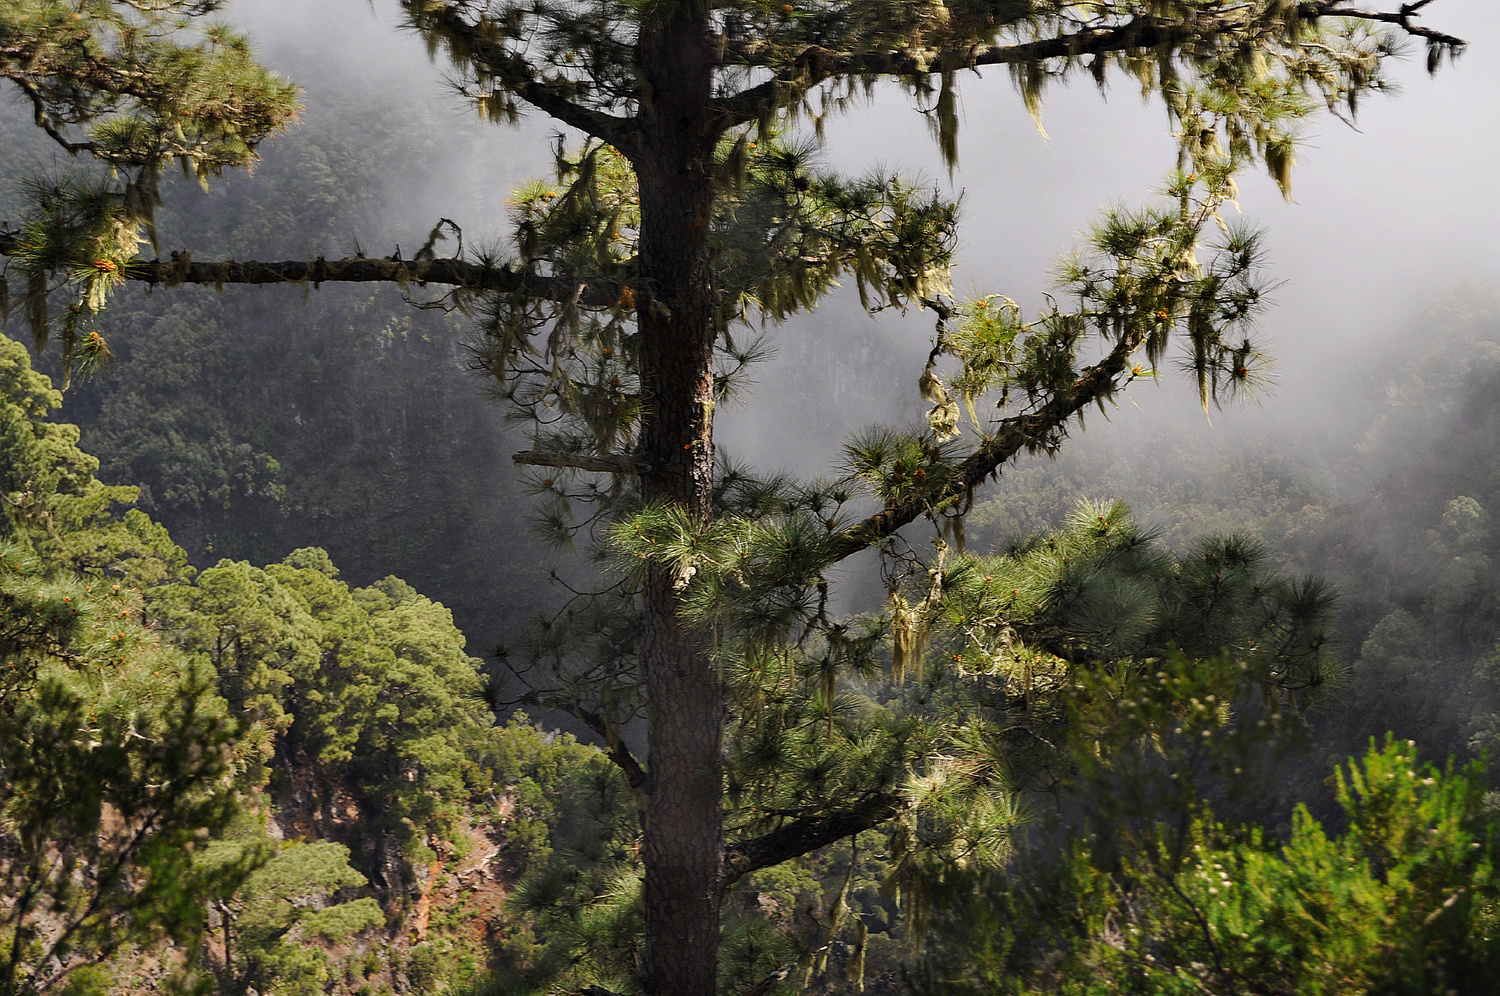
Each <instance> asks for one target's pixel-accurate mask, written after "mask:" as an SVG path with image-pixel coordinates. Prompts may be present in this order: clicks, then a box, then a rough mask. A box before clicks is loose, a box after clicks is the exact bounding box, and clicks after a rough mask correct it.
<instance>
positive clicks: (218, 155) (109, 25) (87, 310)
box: [0, 0, 299, 383]
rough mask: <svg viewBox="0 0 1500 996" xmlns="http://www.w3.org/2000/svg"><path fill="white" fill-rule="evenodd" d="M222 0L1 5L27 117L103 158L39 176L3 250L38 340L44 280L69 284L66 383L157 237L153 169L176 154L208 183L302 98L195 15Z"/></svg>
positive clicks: (8, 68) (0, 24)
mask: <svg viewBox="0 0 1500 996" xmlns="http://www.w3.org/2000/svg"><path fill="white" fill-rule="evenodd" d="M219 6H220V3H218V2H217V0H170V2H167V3H153V4H149V5H141V4H137V3H129V2H119V3H116V2H110V0H98V2H91V3H88V4H87V5H85V7H84V8H83V9H80V8H78V6H77V5H73V4H67V3H58V2H56V0H26V2H23V3H14V4H8V5H7V6H6V9H5V11H4V13H3V14H0V52H3V53H4V54H3V55H0V78H3V79H6V80H9V81H10V82H11V83H13V84H15V85H16V86H17V87H19V88H20V90H21V92H22V93H23V94H24V95H25V96H26V97H27V99H28V100H29V101H30V103H31V106H32V109H33V114H34V117H35V121H36V124H37V125H38V126H39V127H41V128H42V129H44V130H45V131H46V132H47V134H48V135H49V136H51V137H52V138H53V139H54V141H56V142H57V143H58V144H59V145H61V146H62V147H63V148H64V149H66V150H67V152H68V153H69V154H70V155H74V156H76V155H78V154H80V153H87V154H88V155H89V156H90V157H91V158H92V159H93V160H94V161H95V162H98V163H100V164H103V165H106V166H107V167H108V168H109V174H108V178H107V179H106V178H103V177H102V176H101V177H99V178H97V179H91V178H84V177H81V176H71V177H66V178H62V179H58V180H54V181H50V182H49V181H41V182H39V183H38V184H37V185H36V189H35V191H34V194H35V197H34V200H35V206H36V209H37V210H36V213H35V214H34V215H33V216H32V217H31V218H29V219H28V220H27V221H26V223H25V224H23V226H22V227H21V229H20V231H19V233H17V237H16V239H15V245H14V247H13V249H12V250H10V251H8V253H7V254H8V255H11V256H12V258H14V259H15V260H17V261H18V262H19V263H20V265H21V271H22V273H23V275H24V277H25V281H26V294H25V298H24V302H23V303H24V306H25V310H26V313H27V317H28V320H29V322H30V325H31V331H32V336H33V338H34V340H35V342H36V344H37V345H38V347H40V346H42V345H43V344H45V343H46V341H47V338H48V334H49V329H48V318H47V296H48V294H49V293H50V292H51V291H52V290H53V289H54V287H53V286H52V285H51V283H50V279H49V278H50V277H51V275H52V274H55V273H61V274H63V275H64V277H63V283H64V284H66V285H71V287H72V288H76V297H75V301H74V303H72V304H70V305H69V306H68V310H67V313H66V316H65V317H64V319H63V322H62V338H63V355H64V367H63V369H64V375H63V380H64V383H66V382H67V379H68V375H69V374H70V373H71V371H72V369H73V366H74V362H75V356H76V353H77V352H78V351H79V350H81V351H82V353H83V354H84V357H85V358H86V359H87V360H88V361H90V362H93V363H97V362H101V361H103V360H105V359H107V358H108V356H109V348H108V346H107V345H105V343H104V340H103V338H102V337H101V336H100V335H99V333H98V332H97V330H94V331H89V332H87V334H84V332H85V329H86V328H87V326H88V325H89V322H90V320H91V318H92V316H93V315H95V314H96V313H98V312H99V311H101V310H102V309H103V307H104V305H105V301H106V298H107V296H108V293H109V291H110V290H111V289H113V288H115V287H117V286H119V285H120V284H121V283H123V281H124V279H125V273H124V270H125V268H126V267H128V266H129V265H130V261H131V260H132V259H133V258H134V256H135V255H136V252H137V251H138V247H139V243H140V242H142V241H145V239H143V238H142V235H143V233H144V234H146V235H149V236H150V238H151V240H152V241H153V242H154V241H155V225H154V212H155V208H156V207H157V205H158V203H159V195H158V180H159V176H160V174H161V172H162V171H163V170H164V169H165V168H166V167H167V166H168V165H169V164H170V163H171V162H173V161H174V160H175V161H177V162H178V163H180V164H181V165H182V168H183V171H184V172H185V173H189V174H191V175H195V176H196V177H197V178H198V180H199V181H200V182H203V183H205V184H206V182H207V180H208V178H209V177H211V176H218V175H220V174H221V173H222V172H223V171H224V170H225V169H231V168H238V167H246V166H249V165H251V164H252V163H254V161H255V158H256V157H255V146H256V145H257V144H258V143H259V142H260V140H261V139H262V138H264V137H265V136H266V135H268V134H270V133H272V132H274V131H276V130H278V129H279V128H281V127H283V126H284V125H285V124H286V123H287V122H288V121H289V120H290V119H291V118H293V117H294V116H295V115H296V113H297V111H298V109H299V102H298V96H299V92H298V89H297V87H296V86H295V85H293V84H292V83H289V82H287V81H286V80H283V79H281V78H280V77H278V76H277V75H276V74H275V73H272V72H269V71H268V70H266V69H265V68H263V67H261V66H260V65H258V64H257V63H256V62H255V61H254V59H253V58H252V57H251V55H250V49H249V45H248V43H247V42H246V40H245V38H244V37H243V36H242V35H239V34H237V33H236V32H234V31H232V30H231V29H229V28H228V27H226V26H225V25H223V24H217V23H210V24H208V25H206V26H204V27H201V28H199V27H197V26H196V24H195V19H197V18H201V17H203V16H204V15H205V14H208V13H211V12H212V11H214V10H216V9H217V8H218V7H219ZM85 15H86V16H85ZM5 310H6V312H7V313H8V311H9V307H8V304H7V307H6V308H5Z"/></svg>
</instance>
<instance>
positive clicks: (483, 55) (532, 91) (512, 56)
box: [420, 4, 638, 159]
mask: <svg viewBox="0 0 1500 996" xmlns="http://www.w3.org/2000/svg"><path fill="white" fill-rule="evenodd" d="M420 24H421V25H423V26H430V28H437V29H440V30H441V31H443V32H444V33H445V34H447V35H448V36H449V37H450V38H451V40H452V41H454V42H457V43H458V46H461V47H462V51H463V52H464V53H465V54H466V55H468V56H469V57H470V58H471V59H472V60H473V61H474V62H475V63H477V64H479V65H480V66H482V67H483V70H484V72H485V73H487V74H489V75H491V76H493V77H494V78H495V79H496V80H498V81H499V82H500V83H501V85H502V86H503V87H504V88H505V89H506V90H508V91H510V92H511V93H513V94H515V95H516V96H517V97H520V98H521V99H522V100H524V101H526V103H528V104H530V105H531V106H533V107H535V108H536V109H537V110H539V111H541V112H542V113H544V114H547V115H549V116H550V117H552V118H555V119H556V120H558V121H561V122H562V123H563V124H565V125H568V126H570V127H573V128H577V129H578V130H579V131H581V132H584V133H586V134H589V135H592V136H594V137H595V138H598V139H602V140H603V141H605V142H608V143H609V144H610V145H613V146H614V147H615V148H617V149H619V150H620V151H621V152H622V153H624V155H625V157H626V158H627V159H628V158H631V157H632V155H633V153H634V152H635V149H636V146H637V144H638V142H637V137H636V130H635V121H634V119H632V118H620V117H615V116H614V115H612V114H605V113H604V112H603V111H596V110H593V109H591V108H588V107H583V106H581V105H579V104H576V103H574V102H573V101H572V100H570V99H568V97H567V94H566V92H565V90H564V88H562V87H559V86H557V85H555V84H552V83H546V82H542V81H541V80H538V79H537V71H536V69H535V68H534V67H533V66H531V65H530V64H529V63H528V62H526V60H525V59H523V58H522V57H521V56H520V55H519V54H518V53H517V52H514V51H511V50H509V49H507V48H506V47H505V46H504V45H502V44H500V43H499V42H497V41H493V40H492V39H490V38H486V37H485V36H484V35H483V34H482V33H481V32H480V30H479V26H478V25H477V24H475V23H473V22H472V21H469V20H468V19H466V18H464V17H463V16H462V15H460V14H459V12H458V10H457V8H455V7H454V6H452V5H450V4H444V5H443V7H442V9H441V10H440V11H436V12H430V11H429V12H426V13H424V14H423V15H422V19H421V21H420Z"/></svg>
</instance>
